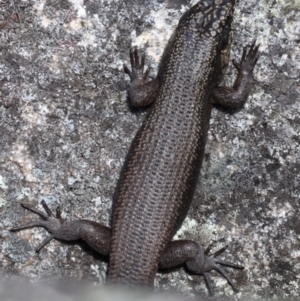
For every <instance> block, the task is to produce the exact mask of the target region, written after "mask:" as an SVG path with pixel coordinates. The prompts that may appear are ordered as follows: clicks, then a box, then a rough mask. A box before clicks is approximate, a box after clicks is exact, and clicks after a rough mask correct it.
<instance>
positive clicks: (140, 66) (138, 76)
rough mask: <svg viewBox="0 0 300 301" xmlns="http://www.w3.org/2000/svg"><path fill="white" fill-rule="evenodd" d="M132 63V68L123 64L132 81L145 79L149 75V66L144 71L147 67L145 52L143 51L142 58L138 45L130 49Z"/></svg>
mask: <svg viewBox="0 0 300 301" xmlns="http://www.w3.org/2000/svg"><path fill="white" fill-rule="evenodd" d="M130 64H131V69H132V71H130V69H129V68H128V67H127V65H125V64H124V65H123V67H124V72H125V73H126V74H128V75H129V77H130V80H131V82H133V81H134V80H138V81H145V80H146V79H147V77H148V75H149V72H150V69H149V68H147V69H146V71H145V72H144V67H145V54H144V53H143V54H142V56H141V58H140V56H139V51H138V48H137V47H136V46H134V47H132V48H131V49H130Z"/></svg>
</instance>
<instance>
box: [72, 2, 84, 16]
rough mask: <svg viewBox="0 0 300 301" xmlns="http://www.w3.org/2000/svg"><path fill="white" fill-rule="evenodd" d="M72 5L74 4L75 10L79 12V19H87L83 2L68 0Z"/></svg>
mask: <svg viewBox="0 0 300 301" xmlns="http://www.w3.org/2000/svg"><path fill="white" fill-rule="evenodd" d="M68 1H69V2H70V3H72V4H73V6H74V8H75V10H77V16H78V18H86V10H85V7H84V5H83V3H84V1H83V0H68Z"/></svg>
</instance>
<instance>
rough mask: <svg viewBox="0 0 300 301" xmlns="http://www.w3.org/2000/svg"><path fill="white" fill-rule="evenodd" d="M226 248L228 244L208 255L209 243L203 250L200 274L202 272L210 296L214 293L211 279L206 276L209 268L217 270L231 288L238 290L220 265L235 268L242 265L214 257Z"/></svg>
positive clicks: (241, 267) (240, 267)
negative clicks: (202, 263)
mask: <svg viewBox="0 0 300 301" xmlns="http://www.w3.org/2000/svg"><path fill="white" fill-rule="evenodd" d="M227 248H228V245H226V246H224V247H223V248H221V249H220V250H218V251H216V252H215V253H213V254H211V255H210V256H209V255H208V253H209V251H210V249H211V245H210V246H209V247H208V248H207V249H206V250H205V252H204V254H205V259H204V260H205V262H204V265H203V268H202V269H203V270H202V272H201V274H203V276H204V279H205V282H206V285H207V288H208V291H209V294H210V295H211V296H212V295H213V294H214V291H213V287H212V284H211V283H212V281H211V279H210V277H209V276H208V272H210V271H211V270H215V271H217V272H219V273H220V274H221V275H222V276H223V277H224V278H225V279H226V280H227V282H228V283H229V284H230V285H231V287H232V289H233V290H234V291H235V292H236V293H237V292H238V291H239V290H238V289H237V288H236V286H235V285H234V283H233V282H232V280H231V279H230V277H229V276H228V275H227V273H226V272H225V270H224V269H223V268H222V266H227V267H231V268H235V269H244V267H243V266H242V265H239V264H234V263H231V262H228V261H225V260H221V259H217V258H216V257H217V256H219V255H220V254H221V253H223V252H224V251H225V250H226V249H227ZM220 265H221V266H220Z"/></svg>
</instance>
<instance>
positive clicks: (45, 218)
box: [10, 200, 63, 253]
mask: <svg viewBox="0 0 300 301" xmlns="http://www.w3.org/2000/svg"><path fill="white" fill-rule="evenodd" d="M42 205H43V207H44V210H45V211H46V213H47V215H46V214H45V213H44V212H42V211H40V210H38V209H36V208H34V207H32V206H31V205H28V204H26V203H21V206H22V207H23V208H25V209H27V210H29V211H31V212H33V213H35V214H37V215H39V216H40V217H41V218H42V220H38V221H34V222H30V223H27V224H24V225H21V226H18V227H13V228H11V229H10V231H12V232H15V231H20V230H25V229H29V228H34V227H43V228H45V229H47V230H48V232H50V233H52V232H55V230H54V229H56V228H59V227H60V225H61V224H62V223H63V220H62V218H61V211H60V207H59V206H58V207H57V208H56V216H55V215H54V214H53V213H52V211H51V210H50V208H49V207H48V205H47V204H46V202H45V201H44V200H42ZM53 238H55V235H53V234H51V235H50V236H48V237H46V238H45V239H44V240H43V241H42V243H41V244H40V245H39V246H38V247H37V248H36V250H35V251H36V252H37V253H38V252H39V251H40V250H41V249H42V248H43V247H44V246H45V245H46V244H48V243H49V242H50V241H51V240H52V239H53Z"/></svg>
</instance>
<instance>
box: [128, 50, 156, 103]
mask: <svg viewBox="0 0 300 301" xmlns="http://www.w3.org/2000/svg"><path fill="white" fill-rule="evenodd" d="M130 63H131V70H132V71H130V70H129V68H128V67H127V66H126V65H125V64H124V71H125V73H126V74H128V75H129V77H130V81H131V85H130V88H129V99H130V103H131V105H132V106H134V107H146V106H149V105H150V104H152V103H153V102H154V100H155V98H156V95H157V92H158V88H159V80H158V79H157V78H155V79H151V80H149V79H148V75H149V72H150V69H149V68H148V69H147V70H146V71H145V72H144V66H145V54H144V53H143V54H142V57H141V58H140V56H139V51H138V49H137V47H132V48H131V49H130Z"/></svg>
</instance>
